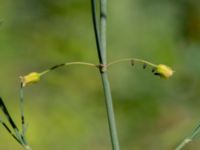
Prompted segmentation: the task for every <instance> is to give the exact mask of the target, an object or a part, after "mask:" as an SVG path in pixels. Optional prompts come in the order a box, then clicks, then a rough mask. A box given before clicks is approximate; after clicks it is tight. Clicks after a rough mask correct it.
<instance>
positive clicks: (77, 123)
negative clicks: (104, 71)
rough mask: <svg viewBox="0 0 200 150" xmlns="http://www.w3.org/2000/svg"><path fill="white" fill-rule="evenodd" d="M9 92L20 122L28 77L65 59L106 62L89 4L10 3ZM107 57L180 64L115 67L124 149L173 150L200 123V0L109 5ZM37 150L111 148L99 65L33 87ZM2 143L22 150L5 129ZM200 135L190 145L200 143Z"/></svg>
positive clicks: (29, 102)
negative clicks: (159, 71)
mask: <svg viewBox="0 0 200 150" xmlns="http://www.w3.org/2000/svg"><path fill="white" fill-rule="evenodd" d="M0 19H1V20H2V21H3V23H2V24H1V25H0V64H1V71H0V95H1V96H2V97H3V99H4V100H5V103H6V104H7V106H8V109H9V111H10V112H11V114H12V116H13V117H14V120H15V121H17V123H18V125H20V113H19V107H18V106H19V102H18V99H19V98H18V97H19V76H20V75H24V74H27V73H29V72H32V71H43V70H44V69H46V68H48V67H51V66H52V65H55V64H59V63H62V62H65V61H89V62H94V63H97V62H98V61H97V53H96V47H95V40H94V34H93V29H92V21H91V10H90V1H84V0H57V1H55V0H17V1H14V0H1V4H0ZM107 31H108V58H109V61H111V60H115V59H118V58H123V57H138V58H143V59H147V60H149V61H152V62H154V63H157V64H159V63H164V64H167V65H169V66H172V68H173V69H174V70H175V75H174V77H173V78H171V79H170V80H167V81H166V80H162V79H159V78H157V77H155V76H152V74H151V73H150V69H149V70H148V68H147V70H142V69H141V68H142V67H141V66H140V65H137V66H135V67H134V68H133V67H131V65H129V64H119V65H117V66H113V67H112V68H110V71H109V77H110V80H111V87H112V93H113V99H114V106H115V112H116V120H117V127H118V131H119V139H120V144H121V149H122V150H123V149H124V150H133V149H134V150H142V149H145V150H146V149H148V150H160V149H163V150H165V149H166V150H167V149H173V148H174V147H175V145H177V144H178V143H179V142H180V140H182V139H183V138H184V137H185V136H186V135H187V134H188V133H189V132H190V131H191V130H192V128H193V127H194V126H195V125H196V124H197V122H198V121H199V119H200V115H199V114H200V109H199V107H200V100H199V97H200V93H199V90H200V79H199V74H200V63H199V58H200V2H199V1H197V0H182V1H181V0H177V1H175V0H164V1H159V0H152V1H149V0H123V1H120V0H115V1H108V29H107ZM25 106H26V108H25V111H26V112H25V115H26V121H27V122H28V131H27V139H29V143H30V145H31V146H32V149H33V150H36V149H37V150H56V149H60V150H64V149H71V150H83V149H84V150H94V149H95V150H108V149H111V145H110V141H109V139H110V138H109V132H108V126H107V119H106V110H105V104H104V97H103V93H102V87H101V82H100V78H99V74H98V71H97V70H95V69H91V68H87V67H82V66H80V67H79V66H73V67H67V68H62V69H60V70H56V71H54V72H51V73H50V74H49V75H47V76H44V77H43V78H42V79H41V82H40V83H38V84H35V85H32V86H30V87H27V88H26V89H25ZM0 133H1V134H0V139H1V140H0V149H2V150H13V149H15V150H20V149H22V148H21V147H20V145H19V144H18V143H16V141H14V140H13V139H12V138H11V137H10V135H9V134H8V133H7V132H6V131H5V130H4V128H3V127H0ZM199 146H200V140H199V141H198V140H196V141H195V142H193V143H191V144H190V145H188V147H187V149H191V150H194V149H198V148H199Z"/></svg>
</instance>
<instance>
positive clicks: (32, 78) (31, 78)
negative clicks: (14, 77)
mask: <svg viewBox="0 0 200 150" xmlns="http://www.w3.org/2000/svg"><path fill="white" fill-rule="evenodd" d="M40 76H41V75H40V74H39V73H37V72H31V73H29V74H28V75H25V76H21V77H20V79H21V82H22V86H23V87H25V86H27V85H28V84H32V83H37V82H38V81H40Z"/></svg>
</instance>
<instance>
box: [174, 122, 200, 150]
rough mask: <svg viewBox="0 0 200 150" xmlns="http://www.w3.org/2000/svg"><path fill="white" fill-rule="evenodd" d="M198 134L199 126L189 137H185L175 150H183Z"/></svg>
mask: <svg viewBox="0 0 200 150" xmlns="http://www.w3.org/2000/svg"><path fill="white" fill-rule="evenodd" d="M199 133H200V124H198V125H197V127H196V128H195V129H194V130H193V131H192V133H191V135H190V136H188V137H186V138H185V139H184V140H183V141H182V142H181V143H180V144H179V145H178V146H177V147H176V149H175V150H181V149H183V148H184V147H185V146H186V145H187V144H188V143H189V142H191V141H192V140H193V139H194V138H195V137H196V136H197V135H198V134H199Z"/></svg>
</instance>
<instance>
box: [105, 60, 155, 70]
mask: <svg viewBox="0 0 200 150" xmlns="http://www.w3.org/2000/svg"><path fill="white" fill-rule="evenodd" d="M122 62H131V63H134V62H138V63H143V64H146V65H149V66H151V67H157V65H155V64H153V63H151V62H149V61H146V60H143V59H138V58H123V59H119V60H115V61H112V62H110V63H108V64H107V68H108V67H110V66H112V65H115V64H118V63H122Z"/></svg>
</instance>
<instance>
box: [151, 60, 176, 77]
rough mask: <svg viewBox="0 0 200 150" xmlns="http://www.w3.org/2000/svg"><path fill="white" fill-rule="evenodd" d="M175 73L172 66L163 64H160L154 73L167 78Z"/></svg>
mask: <svg viewBox="0 0 200 150" xmlns="http://www.w3.org/2000/svg"><path fill="white" fill-rule="evenodd" d="M173 73H174V71H173V70H172V69H171V68H170V67H168V66H166V65H163V64H159V65H158V66H157V68H156V70H155V73H154V74H155V75H159V76H160V77H163V78H165V79H168V78H170V77H171V76H172V75H173Z"/></svg>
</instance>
